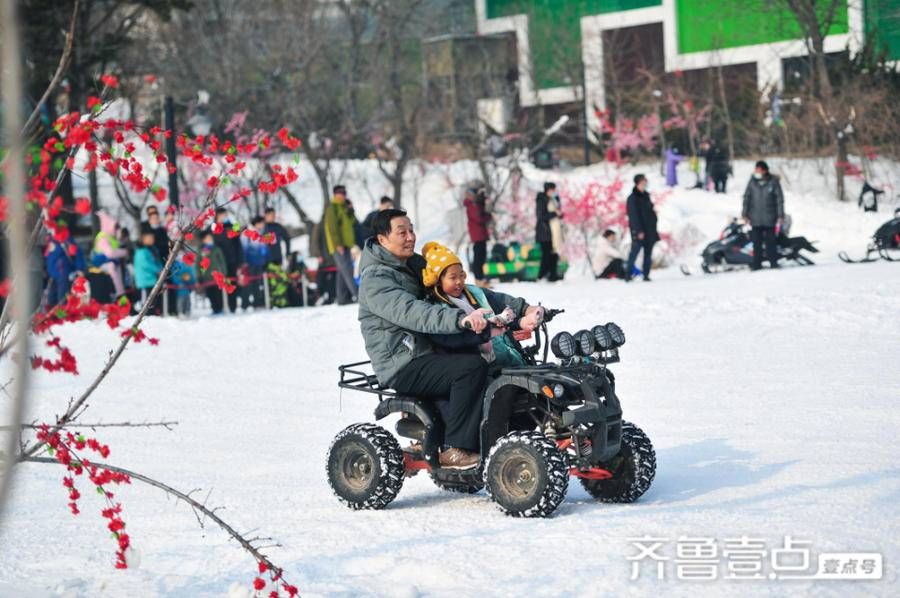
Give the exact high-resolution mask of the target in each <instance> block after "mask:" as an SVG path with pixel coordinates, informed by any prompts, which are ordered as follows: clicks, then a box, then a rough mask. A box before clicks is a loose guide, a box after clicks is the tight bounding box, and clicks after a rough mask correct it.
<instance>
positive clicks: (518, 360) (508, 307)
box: [422, 241, 528, 367]
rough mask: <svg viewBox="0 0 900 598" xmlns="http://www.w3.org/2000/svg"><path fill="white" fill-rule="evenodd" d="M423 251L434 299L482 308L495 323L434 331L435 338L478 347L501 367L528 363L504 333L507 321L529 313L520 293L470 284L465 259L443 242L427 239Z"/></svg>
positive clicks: (447, 344)
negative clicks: (480, 328)
mask: <svg viewBox="0 0 900 598" xmlns="http://www.w3.org/2000/svg"><path fill="white" fill-rule="evenodd" d="M422 255H423V256H424V257H425V262H426V267H425V268H424V269H423V270H422V283H423V284H424V285H425V287H426V288H427V289H428V290H429V295H430V296H429V299H430V300H431V301H433V302H435V303H444V304H446V305H447V306H448V307H449V308H453V309H461V310H463V311H464V312H465V313H466V314H470V313H473V312H475V311H476V310H482V313H484V317H485V319H487V320H489V321H490V322H491V324H493V326H492V327H490V328H488V329H485V331H484V332H482V333H481V334H475V333H473V332H464V333H462V334H446V335H431V339H432V340H433V341H434V342H435V343H436V344H438V345H440V346H441V347H443V348H445V349H449V350H455V351H474V350H475V349H476V348H477V349H478V351H479V352H480V353H481V356H482V357H484V359H485V361H487V362H488V363H491V364H492V365H495V366H498V367H513V366H518V365H525V360H524V359H523V358H522V355H521V354H520V353H519V352H518V350H517V349H516V348H515V347H514V346H513V345H512V343H511V342H510V341H509V339H508V338H507V337H506V335H504V334H503V333H504V332H505V327H506V325H508V324H509V323H511V322H512V321H514V320H516V319H518V318H519V317H522V316H524V315H525V310H526V309H527V308H528V304H527V303H526V302H525V301H524V300H522V299H518V298H516V297H511V296H509V295H504V294H503V293H497V292H494V291H491V290H489V289H483V288H480V287H477V286H475V285H468V284H466V272H465V270H463V267H462V261H461V260H460V259H459V257H458V256H457V255H456V254H455V253H453V252H452V251H450V249H448V248H447V247H445V246H444V245H441V244H440V243H436V242H434V241H430V242H428V243H425V245H424V246H423V247H422Z"/></svg>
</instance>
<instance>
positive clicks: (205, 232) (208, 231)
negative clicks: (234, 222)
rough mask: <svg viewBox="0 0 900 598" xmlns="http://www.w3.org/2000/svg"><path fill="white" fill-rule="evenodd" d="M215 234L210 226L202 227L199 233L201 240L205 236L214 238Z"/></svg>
mask: <svg viewBox="0 0 900 598" xmlns="http://www.w3.org/2000/svg"><path fill="white" fill-rule="evenodd" d="M215 236H216V235H215V233H213V231H212V229H211V228H204V229H203V232H202V233H200V240H201V241H202V240H203V239H205V238H206V237H214V238H215Z"/></svg>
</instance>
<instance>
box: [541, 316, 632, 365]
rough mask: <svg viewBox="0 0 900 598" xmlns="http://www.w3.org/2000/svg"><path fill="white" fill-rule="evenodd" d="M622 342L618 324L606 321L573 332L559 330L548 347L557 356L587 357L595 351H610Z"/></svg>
mask: <svg viewBox="0 0 900 598" xmlns="http://www.w3.org/2000/svg"><path fill="white" fill-rule="evenodd" d="M624 344H625V333H624V332H622V329H621V328H620V327H619V325H618V324H615V323H613V322H608V323H607V324H597V325H596V326H594V327H593V328H591V329H590V330H579V331H578V332H576V333H575V334H570V333H568V332H560V333H559V334H557V335H556V336H554V337H553V340H551V341H550V349H551V350H552V351H553V354H554V355H556V357H557V358H559V359H570V358H572V357H574V356H576V355H580V356H582V357H587V356H589V355H591V354H593V353H595V352H600V353H603V352H605V351H612V350H613V349H618V348H619V347H621V346H622V345H624Z"/></svg>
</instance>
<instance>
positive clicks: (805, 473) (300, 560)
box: [0, 224, 900, 597]
mask: <svg viewBox="0 0 900 598" xmlns="http://www.w3.org/2000/svg"><path fill="white" fill-rule="evenodd" d="M810 228H813V225H812V224H810ZM898 274H900V272H898V269H897V265H896V264H888V263H876V264H866V265H859V266H846V265H842V264H830V263H826V264H824V265H818V266H816V267H813V268H792V269H787V268H785V269H783V270H781V271H763V272H759V273H754V274H750V273H748V272H742V273H732V274H723V275H719V276H714V277H699V276H694V277H689V278H686V277H683V276H681V274H679V273H677V271H676V270H675V269H671V270H669V271H663V272H660V273H659V274H658V275H657V276H656V278H657V280H656V282H654V283H651V284H644V283H633V284H630V285H626V284H624V283H621V282H618V281H605V282H593V281H589V280H579V279H573V280H568V281H565V282H563V283H557V284H555V285H551V284H549V283H548V284H516V285H502V286H501V288H502V290H504V291H507V292H511V293H514V294H519V295H521V296H524V297H526V298H527V299H529V300H531V301H537V300H541V301H543V302H544V304H546V305H552V306H556V307H564V308H566V310H567V311H566V313H565V314H564V315H563V316H561V317H560V318H558V319H557V320H556V321H554V323H553V324H554V329H556V330H560V329H569V330H576V329H579V328H582V327H586V326H589V325H591V324H594V323H597V322H606V321H608V320H614V321H616V322H618V323H620V324H621V325H622V327H623V328H624V330H625V332H626V335H627V337H628V342H627V344H626V345H625V347H624V349H623V351H622V357H623V360H622V363H620V364H617V365H616V366H614V368H613V369H614V371H615V373H616V375H617V379H618V384H619V386H618V388H619V392H620V395H621V398H622V401H623V408H624V411H625V417H626V419H628V420H630V421H633V422H635V423H637V424H638V425H639V426H641V427H642V428H643V429H644V430H645V431H646V432H647V434H648V435H649V436H650V438H651V439H652V441H653V443H654V445H655V448H656V451H657V455H658V471H657V475H656V480H655V482H654V484H653V486H652V487H651V489H650V491H649V492H648V493H647V494H646V495H645V496H644V498H643V499H642V500H641V501H640V502H638V503H636V504H632V505H620V506H617V505H604V504H597V503H594V502H593V501H592V500H590V499H589V497H588V495H587V494H586V493H585V492H584V491H583V490H582V489H581V487H580V485H579V484H577V483H573V484H572V485H571V486H570V489H569V494H568V498H567V499H566V501H565V502H564V503H563V505H562V506H561V507H560V509H559V511H558V512H557V514H556V515H555V516H554V517H553V518H550V519H547V520H521V519H512V518H509V517H505V516H504V515H503V514H502V513H500V512H499V511H498V510H497V509H496V508H495V507H494V505H493V504H492V503H491V502H490V501H489V499H488V498H487V496H486V495H485V494H484V493H481V494H478V495H476V496H472V497H469V496H459V495H453V494H449V493H445V492H442V491H440V490H438V489H437V488H436V487H435V486H433V485H432V484H431V482H430V481H429V479H428V478H427V477H426V476H424V475H419V476H417V477H415V478H412V479H410V480H408V481H407V482H406V484H405V486H404V488H403V490H402V491H401V493H400V496H399V497H398V498H397V500H396V501H395V502H394V503H393V504H391V505H390V507H389V508H387V509H386V510H383V511H378V512H353V511H350V510H348V509H346V508H345V507H343V506H342V505H341V504H339V503H338V501H337V500H336V499H335V498H334V497H333V496H332V495H331V492H330V490H329V488H328V485H327V483H326V479H325V471H324V470H325V454H326V451H327V448H328V445H329V442H330V440H331V438H332V437H333V436H334V435H335V434H336V433H337V432H338V431H339V430H341V429H342V428H343V427H345V426H346V425H348V424H350V423H353V422H359V421H370V420H371V419H372V409H373V407H374V401H373V400H372V399H371V398H370V397H368V396H356V395H354V393H350V392H344V394H343V396H341V394H340V393H339V392H338V389H337V387H336V379H337V366H338V365H339V364H340V363H342V362H349V361H351V360H356V359H359V358H362V357H364V351H363V345H362V340H361V338H360V335H359V331H358V326H357V322H356V309H355V307H352V306H347V307H326V308H318V309H291V310H281V311H277V312H269V313H256V314H251V315H243V316H231V317H222V318H198V319H194V320H191V321H187V322H184V321H176V320H173V319H153V320H151V321H150V322H148V323H147V325H146V328H147V332H148V334H152V335H154V336H158V337H160V338H161V343H160V345H159V346H158V347H151V346H146V345H140V346H133V347H131V348H129V349H128V351H127V352H126V354H125V355H124V357H123V358H122V360H121V362H120V365H119V366H118V367H117V368H116V369H115V370H114V371H113V373H112V374H111V375H110V377H109V379H108V380H107V382H105V383H104V385H103V386H102V387H101V388H100V390H99V391H98V392H97V394H96V395H95V397H94V399H93V400H92V401H91V402H92V407H91V410H90V411H89V413H88V415H86V416H85V420H87V419H91V420H98V419H99V420H105V421H119V420H130V421H145V420H157V419H163V418H165V419H175V420H178V422H179V425H178V426H177V428H176V429H175V430H174V431H171V432H166V431H158V430H130V431H122V430H101V431H100V434H101V437H102V438H103V439H104V440H105V441H106V442H108V443H109V445H110V446H111V448H112V451H113V453H112V457H111V458H110V461H111V462H113V463H117V464H122V465H126V466H129V467H132V468H134V469H136V470H139V471H143V472H146V473H148V474H150V475H153V476H155V477H158V478H160V479H163V480H165V481H167V482H169V483H171V484H173V485H175V486H176V487H179V488H181V489H184V490H190V489H192V488H196V487H202V488H204V489H205V490H204V494H205V492H206V491H207V490H209V489H211V490H212V493H211V496H210V502H211V503H212V504H215V505H224V506H226V507H227V508H226V510H225V511H223V512H222V514H223V515H224V516H226V518H228V519H229V520H231V521H232V522H233V523H234V525H235V526H236V527H237V528H238V529H240V530H244V531H246V530H257V532H256V533H257V534H260V535H273V536H274V537H275V538H276V539H277V541H278V542H280V543H281V545H282V546H281V547H280V548H274V549H272V550H271V551H270V552H271V555H272V557H273V559H274V560H275V561H276V562H278V563H280V564H282V565H283V566H284V567H285V568H286V573H287V575H288V577H289V579H290V580H292V582H293V583H296V584H298V585H299V586H300V588H301V590H302V591H303V593H304V594H305V595H307V596H316V595H344V596H350V595H399V596H417V595H437V596H451V595H452V596H460V595H488V596H492V595H497V596H521V595H538V596H556V595H561V594H579V595H587V596H613V595H615V596H623V595H635V596H644V595H649V594H651V593H654V594H662V595H666V596H670V595H673V596H680V595H683V596H686V595H698V594H699V595H728V596H741V595H747V596H750V595H753V596H758V595H773V596H775V595H817V596H818V595H826V596H839V595H840V596H845V595H848V594H849V595H870V596H889V595H896V589H897V562H898V560H900V540H898V538H900V525H898V523H900V507H898V505H900V465H898V461H897V457H898V454H900V441H898V435H897V429H898V427H900V411H898V408H897V399H898V398H900V368H898V367H897V357H898V356H900V325H898V314H900V275H898ZM65 338H66V340H67V341H68V342H69V343H71V345H72V347H73V350H74V351H75V352H76V354H77V355H79V356H80V358H81V370H82V371H83V372H84V375H83V376H82V377H80V378H75V379H73V378H71V377H66V376H63V375H55V376H40V377H39V379H38V381H37V385H36V386H37V388H36V391H35V393H34V395H35V398H36V405H34V406H33V407H32V413H35V414H37V413H41V414H47V413H51V412H54V410H55V411H59V410H61V409H62V408H63V406H64V404H65V401H66V399H67V398H68V397H69V396H70V395H72V394H74V393H76V392H78V391H79V390H80V389H81V388H82V386H83V385H84V384H86V383H87V381H88V377H89V376H90V375H91V374H92V373H93V372H95V371H97V370H98V369H99V368H100V367H101V360H102V359H103V357H104V352H103V351H100V350H99V349H98V347H105V346H112V344H113V343H114V342H115V335H114V333H112V332H110V331H109V330H108V329H107V328H106V327H105V326H104V325H102V324H92V323H81V324H78V325H74V326H72V327H71V328H69V329H67V330H66V335H65ZM61 476H62V471H61V470H60V469H59V468H56V467H50V466H45V465H28V466H24V467H22V468H21V469H20V471H19V475H18V477H17V481H16V486H15V493H14V497H13V500H14V502H13V504H12V507H11V510H10V511H9V513H8V517H7V518H6V519H5V521H4V523H3V527H2V528H0V537H2V544H0V595H4V596H42V595H50V596H54V595H64V596H191V597H193V596H223V595H227V594H228V588H229V586H231V585H232V584H233V583H235V582H239V583H242V584H244V585H247V583H248V582H249V580H251V579H252V573H253V571H254V566H255V565H254V563H253V561H252V559H251V558H250V557H249V556H248V555H246V554H245V553H244V552H243V551H242V550H241V549H240V548H239V547H238V546H237V545H236V544H234V543H233V542H230V541H228V540H227V538H226V536H225V535H224V533H222V532H220V531H219V530H218V529H215V528H213V527H207V528H206V529H204V530H201V529H199V528H198V526H197V522H196V520H195V519H194V516H193V515H192V514H191V512H190V511H189V510H188V509H187V508H186V507H185V506H184V505H181V504H174V503H173V502H172V501H171V500H167V499H166V498H165V497H164V496H163V495H162V494H160V493H159V492H158V491H157V490H155V489H152V488H149V487H145V486H141V485H134V486H131V487H127V488H124V489H121V490H120V492H119V497H120V498H121V499H122V501H123V503H124V505H125V511H124V518H125V520H126V521H127V523H128V530H129V532H130V534H131V537H132V539H133V543H134V545H135V546H136V547H137V548H138V549H139V550H140V551H141V554H142V559H141V564H140V566H139V567H138V568H136V569H129V570H126V571H116V570H115V569H113V567H112V553H113V543H112V541H111V540H110V539H109V537H108V535H107V534H105V533H104V532H103V523H104V522H103V520H102V519H101V518H100V516H99V509H100V508H101V504H100V501H99V500H98V499H97V497H96V495H93V494H92V493H85V495H86V496H85V497H84V498H83V499H82V514H81V515H79V516H78V517H73V516H72V515H70V514H69V513H68V510H67V508H66V501H67V499H66V496H65V493H64V489H63V487H62V485H61V483H60V479H61ZM646 535H651V536H656V537H660V538H665V539H667V543H666V545H665V547H664V550H663V553H664V554H666V555H667V556H670V557H674V556H675V555H674V550H675V546H676V543H677V542H678V540H679V538H680V537H681V536H689V537H705V538H710V539H713V540H715V541H716V542H718V543H719V545H720V547H721V546H722V545H723V543H724V541H725V540H726V539H728V538H733V537H737V536H741V535H746V536H750V537H753V538H759V539H762V540H763V541H764V542H765V544H766V546H767V548H768V549H769V550H771V549H775V548H779V547H781V546H782V545H783V544H784V539H785V536H791V537H793V538H794V539H796V540H808V541H810V542H811V543H812V544H811V545H805V547H806V548H808V549H809V550H811V552H812V555H813V559H815V555H816V554H818V553H821V552H878V553H881V554H883V556H884V562H885V572H884V578H883V579H882V580H880V581H868V582H863V581H856V582H836V581H818V582H809V581H788V580H781V579H775V580H764V581H729V580H725V579H721V577H723V576H724V575H725V572H726V569H725V565H726V562H727V559H725V558H723V557H721V555H720V557H719V562H720V563H721V566H720V572H719V576H720V579H719V580H718V581H715V582H696V581H694V582H687V581H680V580H678V579H676V574H677V572H676V569H675V565H674V563H673V562H672V561H670V562H669V563H668V564H667V565H666V571H665V574H666V575H665V577H666V579H664V580H662V581H658V580H655V579H653V577H654V573H655V571H654V570H653V568H652V566H651V564H650V563H647V562H645V563H644V566H643V567H642V570H641V572H640V573H641V575H640V577H639V579H637V580H634V581H632V580H630V577H631V573H632V571H631V563H630V562H629V561H628V560H627V557H628V556H630V555H634V554H636V553H637V549H636V548H635V547H634V545H633V544H632V543H631V542H630V540H629V539H630V538H636V537H642V536H646ZM813 562H814V561H813ZM771 571H772V568H771V567H770V566H769V565H768V564H767V565H765V567H764V569H763V572H764V574H767V573H769V572H771Z"/></svg>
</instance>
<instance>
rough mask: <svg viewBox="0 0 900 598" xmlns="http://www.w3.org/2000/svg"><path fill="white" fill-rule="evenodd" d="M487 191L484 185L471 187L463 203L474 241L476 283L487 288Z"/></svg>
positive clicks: (472, 265) (470, 236)
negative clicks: (485, 266) (485, 268)
mask: <svg viewBox="0 0 900 598" xmlns="http://www.w3.org/2000/svg"><path fill="white" fill-rule="evenodd" d="M486 201H487V192H486V191H485V189H484V187H480V186H478V187H476V186H473V187H469V188H468V189H466V196H465V199H463V205H464V206H465V207H466V219H467V220H468V224H469V239H471V241H472V263H471V264H470V266H471V268H472V272H473V274H475V284H476V285H478V286H480V287H482V288H485V287H487V286H489V285H488V283H487V280H485V277H484V262H485V261H486V260H487V241H488V238H489V236H490V235H489V234H488V222H490V219H491V217H490V215H489V214H488V212H487V208H486V207H485V203H486Z"/></svg>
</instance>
